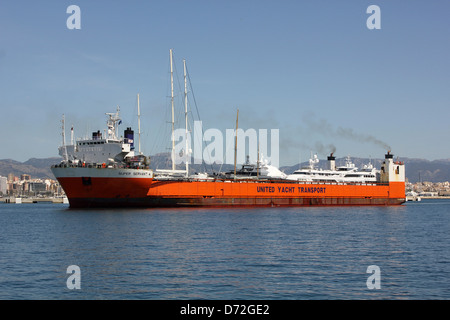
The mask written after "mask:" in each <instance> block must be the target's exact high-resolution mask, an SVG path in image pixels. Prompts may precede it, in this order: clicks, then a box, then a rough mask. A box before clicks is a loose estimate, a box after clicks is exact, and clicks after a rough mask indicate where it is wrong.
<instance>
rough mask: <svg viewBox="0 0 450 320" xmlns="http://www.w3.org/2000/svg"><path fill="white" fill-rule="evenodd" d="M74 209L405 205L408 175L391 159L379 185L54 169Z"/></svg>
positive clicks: (147, 171)
mask: <svg viewBox="0 0 450 320" xmlns="http://www.w3.org/2000/svg"><path fill="white" fill-rule="evenodd" d="M52 171H53V173H54V175H55V177H56V178H57V179H58V181H59V183H60V184H61V186H62V188H63V189H64V191H65V192H66V195H67V197H68V199H69V203H70V207H73V208H89V207H185V206H211V207H228V206H250V207H254V206H262V207H264V206H314V205H330V206H333V205H400V204H402V203H404V202H405V179H404V178H405V175H404V173H405V170H404V164H403V163H402V162H398V161H396V162H394V160H393V156H392V154H389V153H388V154H386V156H385V160H384V162H383V164H382V166H381V170H380V178H379V181H378V182H301V181H290V180H286V179H284V180H278V179H211V178H209V179H202V178H173V179H159V178H158V177H155V176H154V173H153V171H152V170H150V169H137V168H108V167H104V166H103V165H97V166H92V165H88V166H85V167H83V166H79V165H77V166H72V165H68V164H61V165H57V166H53V167H52Z"/></svg>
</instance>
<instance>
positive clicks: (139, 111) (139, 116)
mask: <svg viewBox="0 0 450 320" xmlns="http://www.w3.org/2000/svg"><path fill="white" fill-rule="evenodd" d="M137 103H138V106H137V107H138V137H139V144H138V152H139V154H141V109H140V108H139V93H138V95H137Z"/></svg>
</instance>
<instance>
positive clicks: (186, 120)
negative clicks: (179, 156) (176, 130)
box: [183, 59, 190, 177]
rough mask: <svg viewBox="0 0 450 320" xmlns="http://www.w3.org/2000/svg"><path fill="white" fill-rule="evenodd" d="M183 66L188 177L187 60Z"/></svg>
mask: <svg viewBox="0 0 450 320" xmlns="http://www.w3.org/2000/svg"><path fill="white" fill-rule="evenodd" d="M183 67H184V119H185V122H186V137H185V140H186V150H185V155H186V159H185V161H184V162H185V164H186V177H187V176H189V158H190V157H189V143H188V109H187V104H188V100H187V81H186V60H185V59H183Z"/></svg>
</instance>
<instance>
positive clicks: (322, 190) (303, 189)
mask: <svg viewBox="0 0 450 320" xmlns="http://www.w3.org/2000/svg"><path fill="white" fill-rule="evenodd" d="M325 191H326V188H325V187H298V192H299V193H325Z"/></svg>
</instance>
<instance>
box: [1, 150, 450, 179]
mask: <svg viewBox="0 0 450 320" xmlns="http://www.w3.org/2000/svg"><path fill="white" fill-rule="evenodd" d="M150 158H151V162H150V167H151V168H152V169H168V168H170V164H171V162H170V154H168V153H159V154H156V155H154V156H151V157H150ZM351 160H352V162H353V163H354V164H355V165H356V166H357V167H362V165H364V164H367V163H369V162H371V163H372V164H373V165H374V166H375V167H376V168H380V165H381V163H382V162H383V159H368V158H351ZM401 160H402V161H404V162H405V169H406V178H407V179H408V181H409V182H412V183H415V182H418V181H429V182H444V181H450V159H442V160H433V161H430V160H426V159H417V158H402V159H401ZM60 161H61V158H59V157H52V158H41V159H37V158H31V159H29V160H27V161H25V162H19V161H15V160H11V159H3V160H0V176H5V177H7V176H8V174H10V173H13V174H14V175H15V176H18V177H20V175H22V174H29V175H31V177H32V178H40V179H47V178H50V179H54V176H53V174H52V172H51V170H50V167H51V166H52V165H53V164H58V163H59V162H60ZM307 164H308V163H307V162H302V163H301V164H296V165H293V166H282V167H280V170H281V171H283V172H285V173H287V174H289V173H292V172H294V171H295V170H296V169H298V168H299V167H302V166H306V165H307ZM344 164H345V158H337V159H336V165H338V166H339V165H344ZM326 166H327V161H326V160H320V162H319V164H318V167H319V168H326ZM177 168H178V169H182V168H184V165H182V166H177ZM233 169H234V166H233V165H229V164H224V165H220V164H213V165H208V164H191V165H190V172H192V173H193V172H212V171H215V172H218V171H232V170H233Z"/></svg>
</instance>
